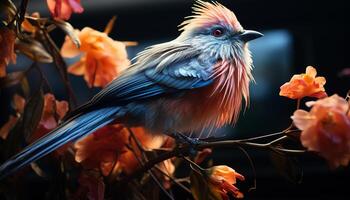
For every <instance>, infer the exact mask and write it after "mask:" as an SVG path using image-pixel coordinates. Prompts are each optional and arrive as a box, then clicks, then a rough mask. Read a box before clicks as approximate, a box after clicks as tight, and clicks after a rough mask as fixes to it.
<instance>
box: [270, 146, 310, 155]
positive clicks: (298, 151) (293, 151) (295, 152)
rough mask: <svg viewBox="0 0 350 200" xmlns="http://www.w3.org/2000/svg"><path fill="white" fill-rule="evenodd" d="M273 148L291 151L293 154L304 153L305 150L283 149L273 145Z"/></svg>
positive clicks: (286, 151)
mask: <svg viewBox="0 0 350 200" xmlns="http://www.w3.org/2000/svg"><path fill="white" fill-rule="evenodd" d="M273 149H275V150H277V151H281V152H285V153H293V154H301V153H306V152H307V151H306V150H300V149H284V148H279V147H273Z"/></svg>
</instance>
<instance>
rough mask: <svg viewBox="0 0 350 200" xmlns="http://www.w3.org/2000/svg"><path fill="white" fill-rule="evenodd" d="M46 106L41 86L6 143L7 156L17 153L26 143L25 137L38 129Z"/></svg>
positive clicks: (5, 153)
mask: <svg viewBox="0 0 350 200" xmlns="http://www.w3.org/2000/svg"><path fill="white" fill-rule="evenodd" d="M43 107H44V95H43V92H42V89H41V87H40V89H39V91H37V92H36V93H35V94H33V96H32V98H31V99H30V100H29V101H28V103H27V104H26V106H25V108H24V112H23V114H22V116H21V117H20V119H19V120H18V122H17V123H16V125H15V126H14V127H13V128H12V129H11V131H10V133H9V134H8V136H7V139H6V143H5V148H4V149H5V152H4V155H5V157H6V158H8V157H10V156H12V155H13V154H14V153H16V152H17V151H18V150H19V149H20V148H21V147H22V145H24V143H25V139H26V138H27V137H28V136H30V135H31V133H32V132H33V131H34V130H35V129H36V127H37V125H38V123H39V121H40V119H41V113H42V109H43Z"/></svg>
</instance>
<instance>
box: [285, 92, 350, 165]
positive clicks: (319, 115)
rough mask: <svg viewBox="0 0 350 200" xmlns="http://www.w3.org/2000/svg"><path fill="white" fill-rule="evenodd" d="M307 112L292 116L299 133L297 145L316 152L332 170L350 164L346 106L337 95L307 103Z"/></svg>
mask: <svg viewBox="0 0 350 200" xmlns="http://www.w3.org/2000/svg"><path fill="white" fill-rule="evenodd" d="M307 105H308V106H310V107H312V108H311V110H310V112H307V111H305V110H297V111H295V112H294V115H293V116H292V119H293V122H294V124H295V126H297V127H298V128H299V129H300V130H302V133H301V138H300V139H301V142H302V144H303V146H305V147H306V148H307V149H308V150H310V151H315V152H318V153H319V154H320V155H321V156H322V157H324V158H325V159H326V160H327V161H328V163H329V165H330V166H331V167H332V168H335V167H338V166H340V165H343V166H346V165H348V164H349V161H350V115H349V112H348V111H349V103H348V102H347V101H346V100H345V99H344V98H341V97H339V96H338V95H333V96H331V97H328V98H324V99H321V100H318V101H313V102H308V103H307Z"/></svg>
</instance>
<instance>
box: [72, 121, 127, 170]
mask: <svg viewBox="0 0 350 200" xmlns="http://www.w3.org/2000/svg"><path fill="white" fill-rule="evenodd" d="M127 141H128V135H127V131H126V129H124V127H122V126H120V125H108V126H105V127H103V128H100V129H98V130H97V131H95V132H94V133H92V134H90V135H88V136H87V137H85V138H83V139H81V140H79V141H78V142H76V143H75V145H74V147H75V149H76V154H75V160H76V161H77V162H79V163H82V165H83V166H84V167H85V168H88V169H91V168H97V169H101V172H102V174H103V175H104V176H107V175H108V174H109V173H110V172H111V170H112V169H113V167H114V165H115V164H116V163H117V160H118V158H119V155H120V154H121V153H122V152H123V151H126V149H125V144H126V143H127Z"/></svg>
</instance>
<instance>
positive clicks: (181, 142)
mask: <svg viewBox="0 0 350 200" xmlns="http://www.w3.org/2000/svg"><path fill="white" fill-rule="evenodd" d="M171 136H172V137H173V138H174V139H175V140H176V144H177V145H178V147H184V146H188V147H189V149H190V151H189V154H190V155H196V153H197V150H196V147H197V146H198V145H201V144H204V143H206V142H204V141H201V140H199V139H198V138H190V137H188V136H186V135H184V134H182V133H179V132H175V133H173V134H171Z"/></svg>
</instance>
